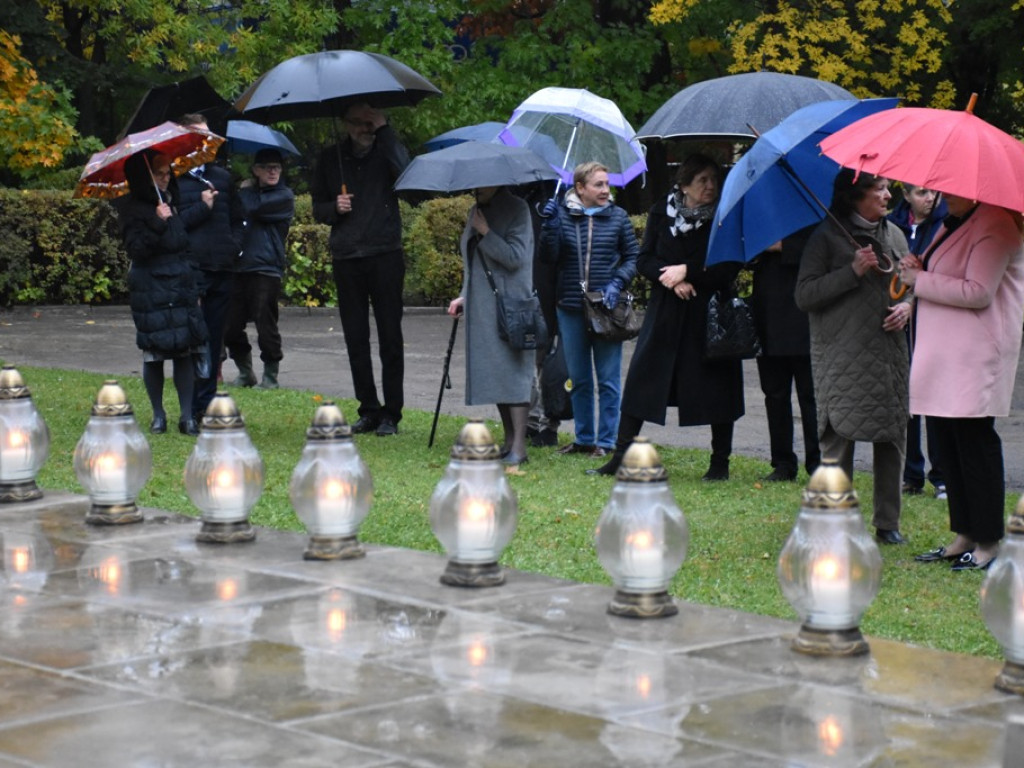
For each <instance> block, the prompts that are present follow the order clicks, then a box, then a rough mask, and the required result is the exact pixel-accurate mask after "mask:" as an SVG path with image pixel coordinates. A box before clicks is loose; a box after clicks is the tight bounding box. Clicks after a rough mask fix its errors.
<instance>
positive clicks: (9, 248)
mask: <svg viewBox="0 0 1024 768" xmlns="http://www.w3.org/2000/svg"><path fill="white" fill-rule="evenodd" d="M471 204H472V198H471V197H469V196H460V197H449V198H437V199H432V200H428V201H426V202H424V203H422V204H420V205H418V206H415V207H413V206H410V205H408V204H406V203H405V202H404V201H403V202H402V203H401V205H402V221H403V243H404V247H405V252H406V259H407V271H406V280H405V299H406V303H407V304H409V305H432V306H445V305H447V303H448V302H449V301H450V300H451V299H452V298H454V297H455V296H457V295H458V293H459V290H460V288H461V285H462V258H461V256H460V255H459V236H460V235H461V233H462V228H463V226H464V225H465V221H466V212H467V211H468V210H469V206H470V205H471ZM632 221H633V224H634V226H635V227H636V229H637V238H638V239H642V238H643V224H644V219H643V217H633V218H632ZM328 233H329V231H328V228H327V227H325V226H323V225H321V224H317V223H315V222H314V221H313V217H312V206H311V202H310V199H309V196H308V195H302V196H299V197H298V198H296V203H295V220H294V222H293V224H292V227H291V231H290V232H289V234H288V242H287V245H286V247H287V249H288V257H289V266H288V271H287V272H286V273H285V276H284V281H283V283H282V297H281V300H282V303H283V304H286V305H291V306H335V305H336V304H337V291H336V288H335V285H334V277H333V271H332V268H331V256H330V252H329V250H328V244H327V241H328ZM128 268H129V262H128V258H127V256H126V255H125V252H124V249H123V247H122V244H121V237H120V234H119V232H118V225H117V214H116V212H115V211H114V208H113V206H111V204H110V203H109V202H107V201H105V200H86V199H73V198H72V197H71V192H67V191H53V190H10V189H0V306H6V307H9V306H13V305H18V304H29V305H32V304H93V305H98V304H126V303H127V302H128V288H127V284H126V278H127V275H128ZM648 290H649V286H647V283H646V281H645V280H642V279H639V278H638V279H637V281H636V282H635V283H634V285H633V292H634V293H635V294H637V296H638V298H639V299H640V301H641V303H643V300H644V299H645V298H646V295H647V293H648Z"/></svg>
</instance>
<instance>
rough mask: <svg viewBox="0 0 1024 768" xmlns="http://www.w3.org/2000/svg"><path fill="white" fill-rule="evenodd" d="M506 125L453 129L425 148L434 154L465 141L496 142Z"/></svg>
mask: <svg viewBox="0 0 1024 768" xmlns="http://www.w3.org/2000/svg"><path fill="white" fill-rule="evenodd" d="M504 128H505V124H504V123H498V122H494V121H491V122H487V123H477V124H476V125H464V126H462V127H461V128H453V129H452V130H450V131H447V132H445V133H442V134H441V135H440V136H435V137H434V138H432V139H430V140H429V141H425V142H423V148H424V149H425V150H427V152H433V151H435V150H438V149H444V148H445V147H451V146H453V145H455V144H461V143H462V142H464V141H483V142H492V143H493V142H495V141H497V140H498V134H499V133H501V132H502V130H504Z"/></svg>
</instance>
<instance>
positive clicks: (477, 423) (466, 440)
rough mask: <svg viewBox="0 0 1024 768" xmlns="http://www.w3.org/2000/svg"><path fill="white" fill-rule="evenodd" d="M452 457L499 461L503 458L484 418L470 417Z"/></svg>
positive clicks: (463, 459)
mask: <svg viewBox="0 0 1024 768" xmlns="http://www.w3.org/2000/svg"><path fill="white" fill-rule="evenodd" d="M451 457H452V458H453V459H458V460H459V461H497V460H498V459H500V458H501V449H499V448H498V446H497V445H496V444H495V442H494V438H493V437H491V432H490V430H489V429H487V427H486V426H485V425H484V422H483V419H470V420H469V422H468V423H467V424H466V425H465V426H464V427H463V428H462V430H461V431H460V432H459V436H458V438H456V440H455V445H453V446H452V453H451Z"/></svg>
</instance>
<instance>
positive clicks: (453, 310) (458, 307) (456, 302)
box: [448, 296, 466, 317]
mask: <svg viewBox="0 0 1024 768" xmlns="http://www.w3.org/2000/svg"><path fill="white" fill-rule="evenodd" d="M465 303H466V299H465V297H463V296H459V298H457V299H452V300H451V302H450V303H449V304H448V314H449V315H451V316H452V317H458V316H459V315H461V314H462V310H463V307H464V305H465Z"/></svg>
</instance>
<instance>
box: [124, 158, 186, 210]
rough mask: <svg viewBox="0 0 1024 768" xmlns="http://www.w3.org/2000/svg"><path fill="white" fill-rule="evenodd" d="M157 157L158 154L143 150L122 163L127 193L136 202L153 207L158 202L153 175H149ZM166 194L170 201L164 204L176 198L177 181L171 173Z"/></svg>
mask: <svg viewBox="0 0 1024 768" xmlns="http://www.w3.org/2000/svg"><path fill="white" fill-rule="evenodd" d="M158 155H159V153H158V152H155V151H153V150H152V149H144V150H142V151H141V152H136V153H135V154H134V155H131V156H130V157H129V158H128V159H127V160H125V161H124V176H125V179H127V181H128V190H129V193H130V194H131V196H132V197H134V198H135V199H136V200H142V201H143V202H146V203H152V204H153V205H156V204H157V203H158V202H160V201H159V200H158V199H157V191H156V184H154V182H153V175H152V174H151V173H150V168H151V167H152V164H153V158H155V157H157V156H158ZM167 194H168V195H169V196H170V198H171V199H170V200H165V201H164V202H172V201H173V200H176V199H177V197H178V180H177V179H176V178H175V177H174V174H173V173H172V174H171V183H170V184H169V185H168V186H167Z"/></svg>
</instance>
